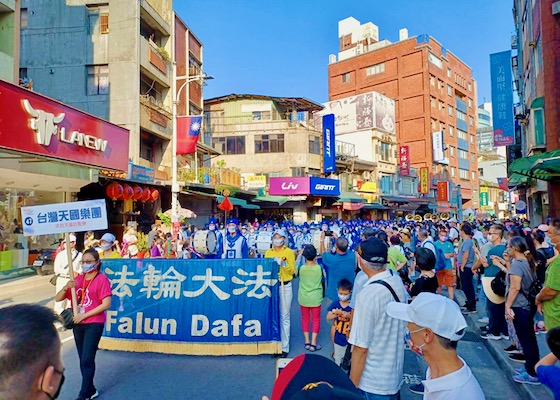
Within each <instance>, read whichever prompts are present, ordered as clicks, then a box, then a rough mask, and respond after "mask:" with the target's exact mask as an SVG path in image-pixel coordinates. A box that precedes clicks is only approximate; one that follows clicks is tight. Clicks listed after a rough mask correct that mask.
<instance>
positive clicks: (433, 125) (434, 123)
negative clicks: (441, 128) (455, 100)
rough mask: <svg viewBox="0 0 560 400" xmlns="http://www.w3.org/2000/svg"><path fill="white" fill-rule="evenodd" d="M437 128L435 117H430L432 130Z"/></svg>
mask: <svg viewBox="0 0 560 400" xmlns="http://www.w3.org/2000/svg"><path fill="white" fill-rule="evenodd" d="M436 129H437V121H436V120H435V119H432V131H435V130H436Z"/></svg>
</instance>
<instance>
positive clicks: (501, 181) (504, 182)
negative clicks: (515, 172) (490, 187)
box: [497, 178, 509, 192]
mask: <svg viewBox="0 0 560 400" xmlns="http://www.w3.org/2000/svg"><path fill="white" fill-rule="evenodd" d="M497 179H498V186H499V187H500V189H502V190H504V191H506V192H509V186H508V178H497Z"/></svg>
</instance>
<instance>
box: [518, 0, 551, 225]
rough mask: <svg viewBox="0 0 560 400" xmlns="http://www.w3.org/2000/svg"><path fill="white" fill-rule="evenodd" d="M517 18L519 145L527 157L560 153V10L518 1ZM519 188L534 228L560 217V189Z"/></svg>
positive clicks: (532, 184)
mask: <svg viewBox="0 0 560 400" xmlns="http://www.w3.org/2000/svg"><path fill="white" fill-rule="evenodd" d="M513 18H514V24H515V30H516V34H515V36H514V37H513V38H512V48H513V49H514V55H513V58H512V67H513V76H514V78H513V79H514V85H515V88H516V89H517V92H518V95H519V99H520V104H519V105H517V106H516V107H515V117H516V119H517V120H518V126H519V132H520V138H519V139H520V140H519V141H518V142H517V143H516V146H519V147H520V155H521V156H531V155H535V154H540V153H543V152H545V151H551V150H556V149H558V148H560V133H559V132H560V111H559V108H560V65H558V62H557V60H558V59H560V23H559V21H560V5H559V4H558V2H556V1H553V0H542V1H532V0H515V1H514V2H513ZM515 50H516V53H515ZM518 189H519V194H520V198H521V199H522V200H526V202H527V210H528V216H529V218H530V219H531V222H532V224H533V225H535V224H539V223H541V222H542V221H544V219H545V218H546V217H547V216H549V215H550V216H552V217H558V216H559V215H560V184H558V183H548V184H547V183H546V182H545V181H542V180H526V181H525V182H524V183H523V184H521V185H519V186H518Z"/></svg>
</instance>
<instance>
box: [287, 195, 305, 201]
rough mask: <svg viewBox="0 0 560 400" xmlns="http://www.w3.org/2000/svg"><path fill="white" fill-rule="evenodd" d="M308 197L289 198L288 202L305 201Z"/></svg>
mask: <svg viewBox="0 0 560 400" xmlns="http://www.w3.org/2000/svg"><path fill="white" fill-rule="evenodd" d="M305 200H307V196H288V201H305Z"/></svg>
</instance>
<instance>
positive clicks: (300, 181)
mask: <svg viewBox="0 0 560 400" xmlns="http://www.w3.org/2000/svg"><path fill="white" fill-rule="evenodd" d="M269 183H270V188H269V190H268V193H269V194H270V195H272V196H293V195H298V194H309V178H308V177H291V178H270V180H269Z"/></svg>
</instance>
